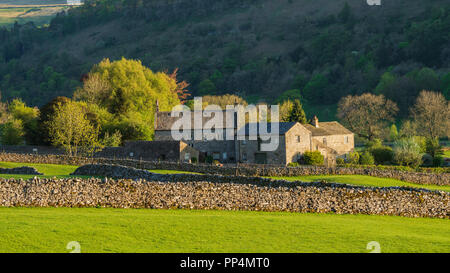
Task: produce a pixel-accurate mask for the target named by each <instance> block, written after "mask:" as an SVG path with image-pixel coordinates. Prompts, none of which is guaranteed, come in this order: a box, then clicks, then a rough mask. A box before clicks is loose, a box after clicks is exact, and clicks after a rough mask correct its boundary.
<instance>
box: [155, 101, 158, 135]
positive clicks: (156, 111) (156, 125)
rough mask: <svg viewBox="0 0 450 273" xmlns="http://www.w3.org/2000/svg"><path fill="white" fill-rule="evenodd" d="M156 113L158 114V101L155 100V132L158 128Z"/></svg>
mask: <svg viewBox="0 0 450 273" xmlns="http://www.w3.org/2000/svg"><path fill="white" fill-rule="evenodd" d="M158 113H159V100H156V110H155V124H154V126H155V128H154V129H155V130H156V128H158Z"/></svg>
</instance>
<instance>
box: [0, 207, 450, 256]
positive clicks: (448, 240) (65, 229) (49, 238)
mask: <svg viewBox="0 0 450 273" xmlns="http://www.w3.org/2000/svg"><path fill="white" fill-rule="evenodd" d="M0 234H2V236H0V252H63V253H64V252H69V250H67V249H66V245H67V243H69V242H70V241H77V242H79V243H80V245H81V252H239V253H243V252H275V253H276V252H359V253H364V252H368V250H367V249H366V246H367V243H369V242H371V241H377V242H378V243H380V245H381V251H382V252H450V220H443V219H426V218H403V217H393V216H366V215H330V214H294V213H267V212H236V211H186V210H131V209H130V210H125V209H79V208H0Z"/></svg>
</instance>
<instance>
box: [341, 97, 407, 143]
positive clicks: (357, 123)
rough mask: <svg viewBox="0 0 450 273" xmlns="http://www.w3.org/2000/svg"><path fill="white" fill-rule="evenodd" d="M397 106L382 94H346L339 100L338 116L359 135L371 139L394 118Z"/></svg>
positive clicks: (378, 134) (377, 135) (380, 133)
mask: <svg viewBox="0 0 450 273" xmlns="http://www.w3.org/2000/svg"><path fill="white" fill-rule="evenodd" d="M397 111H398V107H397V105H396V104H395V103H394V102H392V101H391V100H388V99H386V98H385V97H384V96H383V95H378V96H377V95H373V94H369V93H366V94H363V95H361V96H351V95H350V96H347V97H345V98H343V99H341V101H340V102H339V108H338V117H339V118H340V119H341V120H342V122H343V123H344V124H345V125H347V126H348V127H349V128H350V130H352V131H353V132H355V133H357V134H358V135H359V136H360V137H364V138H367V139H369V140H373V139H374V138H376V137H379V136H381V135H382V131H383V128H386V124H387V123H388V122H391V121H393V120H394V115H395V114H396V113H397Z"/></svg>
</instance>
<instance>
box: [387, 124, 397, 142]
mask: <svg viewBox="0 0 450 273" xmlns="http://www.w3.org/2000/svg"><path fill="white" fill-rule="evenodd" d="M397 138H398V130H397V126H396V125H395V124H392V125H391V127H390V128H389V140H390V141H395V140H396V139H397Z"/></svg>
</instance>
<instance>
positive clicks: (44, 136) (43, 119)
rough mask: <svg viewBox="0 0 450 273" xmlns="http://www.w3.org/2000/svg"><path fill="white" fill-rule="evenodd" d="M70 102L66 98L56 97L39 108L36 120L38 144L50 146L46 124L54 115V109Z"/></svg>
mask: <svg viewBox="0 0 450 273" xmlns="http://www.w3.org/2000/svg"><path fill="white" fill-rule="evenodd" d="M70 101H71V100H70V99H69V98H67V97H56V98H54V99H52V100H51V101H49V102H48V103H46V104H45V105H44V106H42V107H41V109H40V114H39V119H38V127H39V135H40V141H39V144H43V145H50V144H51V142H52V141H51V137H50V130H49V128H48V123H49V121H50V120H51V119H52V118H53V116H54V115H55V111H56V108H57V107H58V106H62V105H64V104H66V103H68V102H70Z"/></svg>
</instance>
